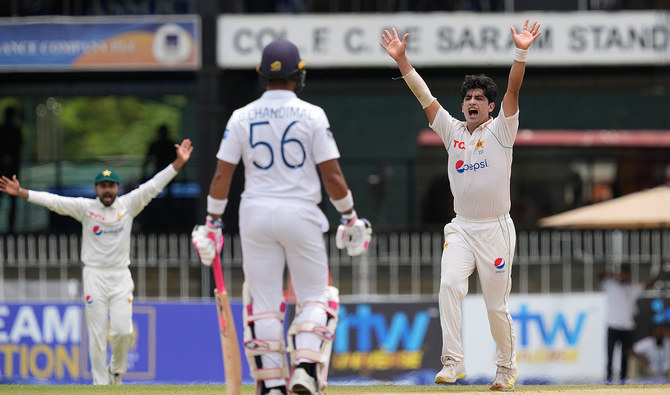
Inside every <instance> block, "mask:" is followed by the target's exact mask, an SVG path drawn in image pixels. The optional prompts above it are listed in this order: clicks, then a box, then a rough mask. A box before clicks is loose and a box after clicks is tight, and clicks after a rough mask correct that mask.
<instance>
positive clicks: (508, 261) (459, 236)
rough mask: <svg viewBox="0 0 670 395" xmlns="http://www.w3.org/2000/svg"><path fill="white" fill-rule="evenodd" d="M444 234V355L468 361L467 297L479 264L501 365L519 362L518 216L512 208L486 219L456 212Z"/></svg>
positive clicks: (481, 281)
mask: <svg viewBox="0 0 670 395" xmlns="http://www.w3.org/2000/svg"><path fill="white" fill-rule="evenodd" d="M444 238H445V244H444V250H443V251H442V262H441V269H442V273H441V276H440V294H439V306H440V323H441V325H442V356H443V357H451V358H452V359H453V360H455V361H463V358H464V355H463V343H462V341H461V302H462V300H463V298H464V297H465V295H466V294H467V293H468V277H470V275H471V274H472V272H473V271H474V270H475V268H476V269H477V273H478V274H479V281H480V283H481V286H482V293H483V295H484V302H485V303H486V310H487V313H488V318H489V326H490V328H491V335H492V336H493V340H495V342H496V365H498V366H504V367H506V368H515V367H516V351H515V335H514V328H513V324H512V316H511V315H510V314H509V310H508V307H507V303H508V299H509V293H510V290H511V288H512V279H511V273H512V259H513V258H514V248H515V245H516V231H515V229H514V223H513V222H512V219H511V218H510V216H509V214H508V215H504V216H500V217H497V218H492V219H487V220H481V221H478V220H471V219H465V218H463V217H459V216H456V218H454V219H453V220H452V221H451V222H450V223H449V224H447V225H446V226H445V227H444Z"/></svg>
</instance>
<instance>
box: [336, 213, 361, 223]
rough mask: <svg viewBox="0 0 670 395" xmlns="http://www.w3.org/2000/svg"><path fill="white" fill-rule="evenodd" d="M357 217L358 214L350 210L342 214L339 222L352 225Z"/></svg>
mask: <svg viewBox="0 0 670 395" xmlns="http://www.w3.org/2000/svg"><path fill="white" fill-rule="evenodd" d="M357 219H358V215H357V214H356V210H351V212H350V213H349V214H342V218H340V223H341V224H342V225H345V226H352V225H353V224H354V222H356V220H357Z"/></svg>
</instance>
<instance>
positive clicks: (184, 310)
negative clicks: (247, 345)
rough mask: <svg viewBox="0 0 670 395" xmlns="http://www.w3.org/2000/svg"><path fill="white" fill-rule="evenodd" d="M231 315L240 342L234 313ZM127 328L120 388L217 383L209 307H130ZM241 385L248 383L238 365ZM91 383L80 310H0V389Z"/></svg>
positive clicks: (48, 306)
mask: <svg viewBox="0 0 670 395" xmlns="http://www.w3.org/2000/svg"><path fill="white" fill-rule="evenodd" d="M232 310H233V315H234V316H235V317H236V320H235V321H236V322H235V325H236V327H237V331H238V333H239V334H240V335H241V334H242V333H243V332H242V323H241V317H242V305H241V304H240V303H233V304H232ZM238 318H239V319H238ZM133 326H134V331H135V332H134V341H133V343H132V345H131V347H130V351H129V353H128V373H127V374H126V375H124V377H123V380H124V382H125V383H129V384H132V383H136V384H156V383H165V384H183V383H218V384H222V383H223V382H224V371H223V359H222V356H221V340H220V337H219V329H218V322H217V315H216V306H215V304H214V302H189V303H159V302H156V303H135V304H134V306H133ZM109 352H110V351H109V348H108V353H109ZM240 353H241V355H244V353H243V351H242V349H240ZM243 380H244V382H245V383H251V382H252V380H251V377H250V376H249V369H248V367H247V365H246V363H245V362H244V361H243ZM91 382H92V379H91V372H90V363H89V359H88V338H87V333H86V324H85V318H84V310H83V306H82V305H79V304H71V303H63V304H60V303H43V304H41V303H34V304H18V303H6V304H0V384H9V383H13V384H18V383H24V384H91Z"/></svg>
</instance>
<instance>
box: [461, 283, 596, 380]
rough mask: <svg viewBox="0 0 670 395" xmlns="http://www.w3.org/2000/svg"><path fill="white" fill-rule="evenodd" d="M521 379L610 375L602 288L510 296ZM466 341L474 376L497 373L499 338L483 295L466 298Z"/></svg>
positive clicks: (468, 363) (470, 371)
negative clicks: (496, 339)
mask: <svg viewBox="0 0 670 395" xmlns="http://www.w3.org/2000/svg"><path fill="white" fill-rule="evenodd" d="M509 307H510V314H511V315H512V317H513V319H514V332H515V334H516V351H517V364H518V366H519V380H522V381H523V380H531V381H539V380H541V381H548V382H552V383H559V384H570V383H597V382H601V381H602V380H603V379H604V376H605V360H606V355H607V354H606V351H607V350H606V333H607V328H606V324H605V296H604V294H602V293H575V294H566V295H560V294H549V295H533V294H528V295H519V294H512V295H511V297H510V303H509ZM462 332H463V347H464V352H465V366H466V370H467V375H468V378H469V379H476V378H479V377H481V378H487V379H489V380H491V379H492V378H493V376H494V375H495V370H496V366H495V349H496V348H495V343H494V342H493V338H492V337H491V332H490V329H489V323H488V318H487V315H486V307H485V305H484V299H483V297H482V296H481V295H472V296H468V297H466V298H465V300H464V301H463V326H462Z"/></svg>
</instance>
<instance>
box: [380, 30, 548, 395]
mask: <svg viewBox="0 0 670 395" xmlns="http://www.w3.org/2000/svg"><path fill="white" fill-rule="evenodd" d="M510 29H511V31H512V38H513V39H514V44H515V45H516V52H515V55H514V63H513V64H512V69H511V70H510V73H509V80H508V83H507V91H506V92H505V96H504V97H503V100H502V105H501V111H499V113H498V116H497V117H495V118H493V117H491V113H492V112H493V109H494V108H495V100H496V96H497V88H496V85H495V83H494V82H493V80H492V79H491V78H489V77H487V76H484V75H481V74H480V75H467V76H465V81H464V82H463V85H462V87H461V97H462V100H463V101H462V104H461V111H462V113H463V115H464V116H465V121H464V122H462V121H459V120H458V119H456V118H454V117H453V116H452V115H451V114H450V113H449V112H447V110H445V109H444V108H443V107H442V106H441V105H440V103H439V102H438V101H437V99H435V97H433V95H432V94H431V93H430V90H429V89H428V86H427V85H426V83H425V82H424V81H423V79H422V78H421V77H420V76H419V74H418V73H417V72H416V70H415V69H414V68H413V67H412V65H411V64H410V62H409V60H408V59H407V56H406V55H405V49H406V47H407V37H408V36H409V33H407V34H405V35H404V36H403V38H402V40H400V38H399V37H398V33H397V31H396V29H395V28H393V29H392V32H389V31H388V30H385V31H384V34H383V35H382V40H383V41H382V42H381V43H380V44H381V46H382V47H383V48H384V49H386V51H387V52H388V54H389V55H390V56H391V58H393V60H395V61H396V63H397V65H398V69H399V70H400V72H401V74H402V77H403V79H404V80H405V82H406V83H407V85H408V86H409V88H410V89H411V90H412V92H413V93H414V95H415V96H416V98H417V99H418V100H419V103H421V106H422V107H423V109H424V111H425V112H426V117H428V121H429V124H430V127H431V128H432V129H433V130H434V131H435V132H436V133H437V134H438V135H439V136H440V137H441V138H442V141H443V142H444V146H445V148H446V150H447V152H448V154H449V159H448V174H449V182H450V186H451V193H452V194H453V195H454V211H455V212H456V217H455V218H454V219H453V220H452V221H451V222H450V223H449V224H447V225H446V226H445V227H444V237H445V243H444V250H443V252H442V262H441V278H440V292H439V306H440V322H441V325H442V358H441V360H442V365H443V367H442V370H441V371H440V372H439V373H437V375H436V376H435V382H436V383H438V384H446V383H454V382H456V380H459V379H462V378H465V375H466V373H465V364H464V363H463V359H464V355H463V345H462V342H461V301H462V300H463V298H464V297H465V295H466V294H467V292H468V277H470V275H471V274H472V272H473V271H474V269H475V268H476V269H477V273H478V274H479V278H480V281H481V285H482V293H483V294H484V302H485V303H486V309H487V311H488V317H489V325H490V327H491V334H492V335H493V339H494V340H495V342H496V347H497V350H496V365H497V366H498V368H497V371H496V376H495V379H494V381H493V385H492V386H491V388H490V389H491V390H494V391H512V390H514V384H515V383H516V381H517V379H518V377H519V375H518V371H517V365H516V352H515V336H514V329H513V325H512V317H511V316H510V314H509V310H508V308H507V303H508V298H509V293H510V290H511V287H512V283H511V269H512V258H513V257H514V248H515V244H516V233H515V229H514V223H513V222H512V219H511V218H510V215H509V210H510V205H511V203H510V177H511V167H512V146H513V144H514V139H515V138H516V133H517V130H518V128H519V90H520V88H521V83H522V81H523V75H524V72H525V68H526V57H527V56H528V48H529V47H530V45H531V44H532V43H533V41H535V39H536V38H537V37H539V36H540V32H539V29H540V25H539V24H538V23H537V22H533V24H532V25H531V26H530V28H529V27H528V20H526V21H525V23H524V25H523V29H522V30H521V32H519V33H517V32H516V30H515V29H514V27H510Z"/></svg>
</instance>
